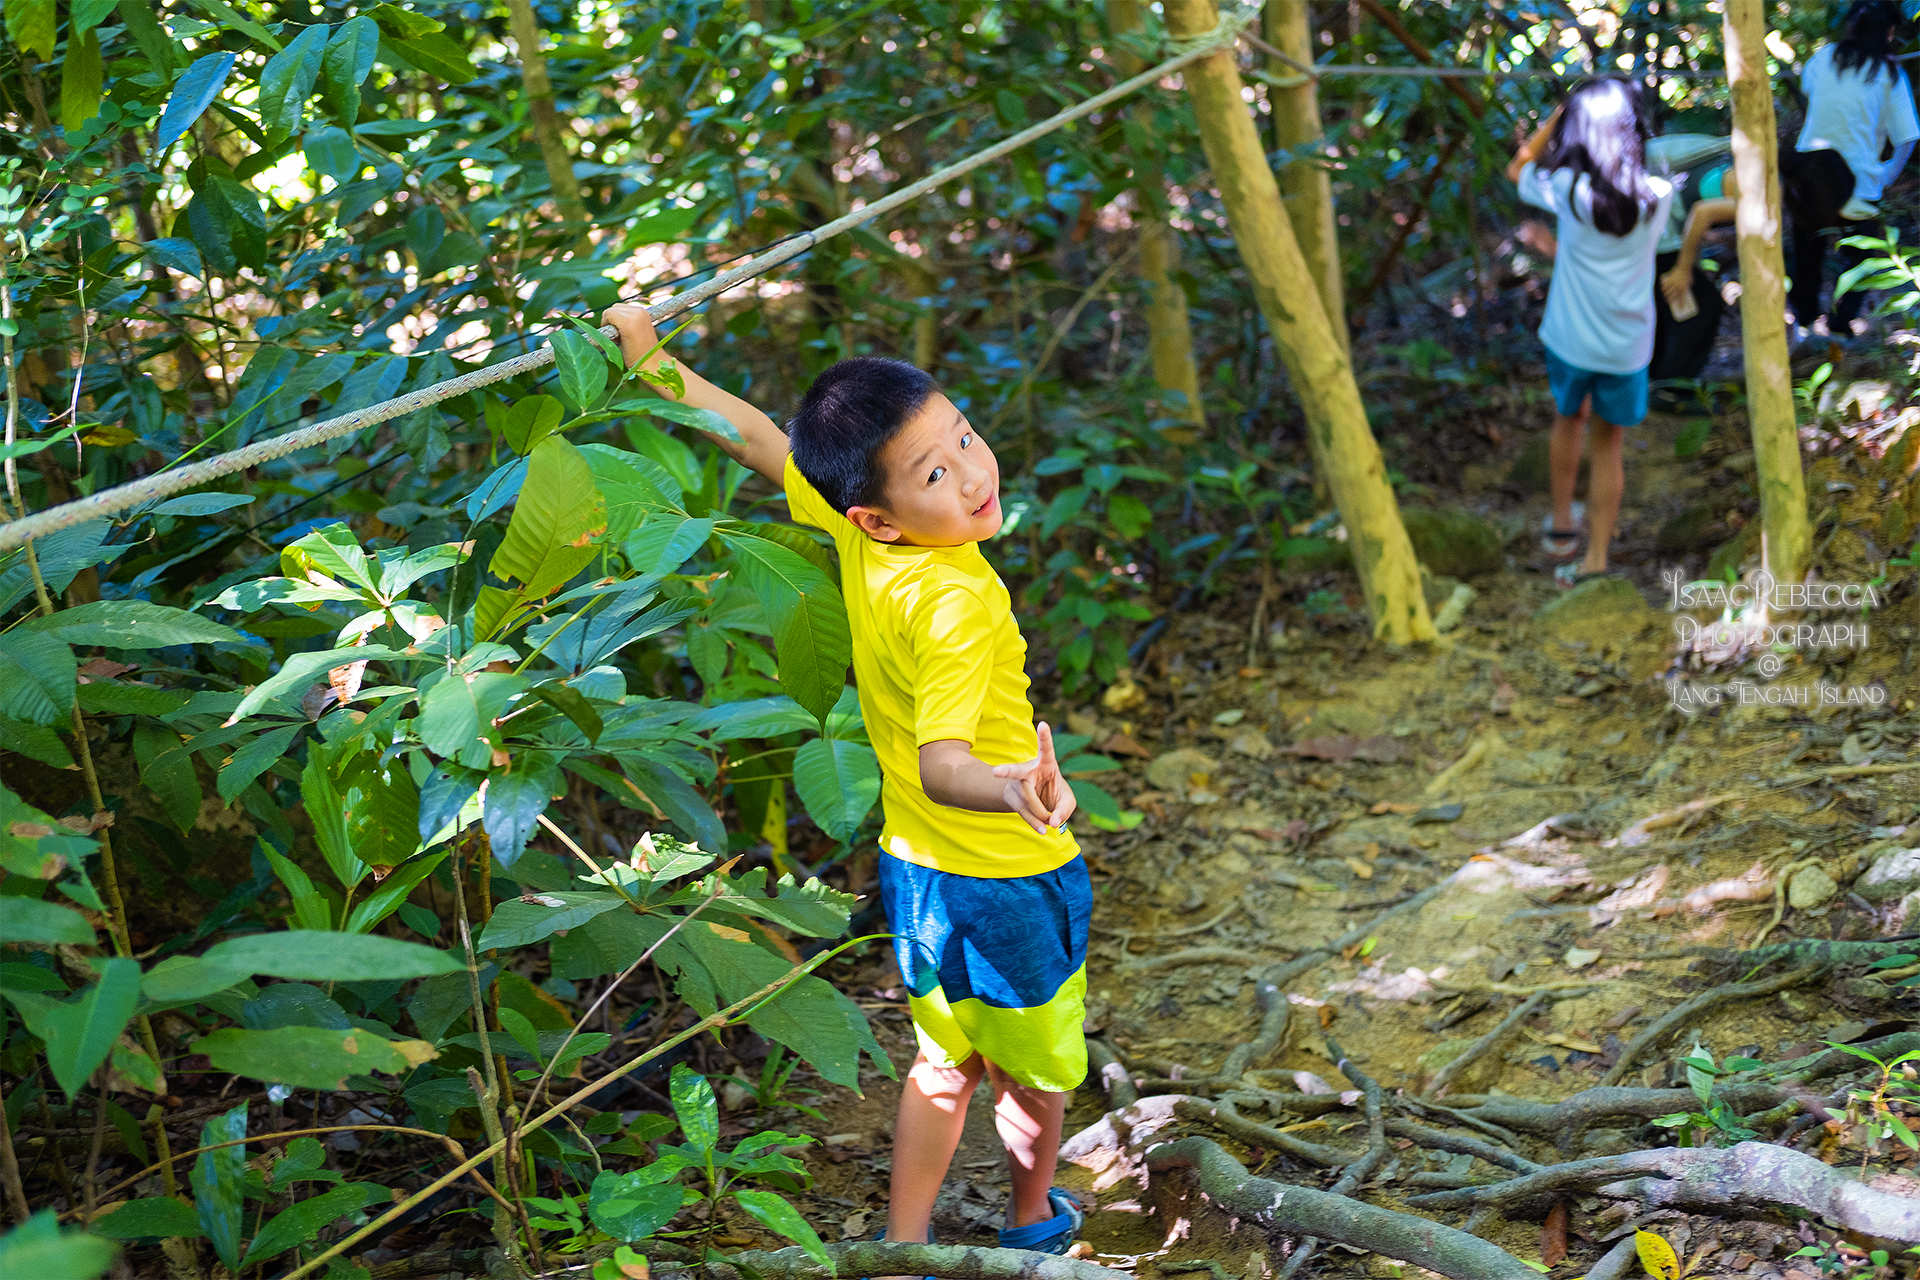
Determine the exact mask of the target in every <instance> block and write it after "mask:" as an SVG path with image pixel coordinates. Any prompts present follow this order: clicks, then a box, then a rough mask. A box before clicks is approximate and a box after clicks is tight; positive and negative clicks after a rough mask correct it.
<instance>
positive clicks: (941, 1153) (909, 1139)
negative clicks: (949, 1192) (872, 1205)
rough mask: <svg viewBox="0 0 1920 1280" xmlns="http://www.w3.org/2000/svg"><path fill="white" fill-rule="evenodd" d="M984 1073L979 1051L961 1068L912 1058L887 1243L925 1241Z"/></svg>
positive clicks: (898, 1132)
mask: <svg viewBox="0 0 1920 1280" xmlns="http://www.w3.org/2000/svg"><path fill="white" fill-rule="evenodd" d="M986 1069H987V1063H986V1059H984V1058H982V1057H981V1056H980V1055H979V1054H977V1053H976V1054H974V1055H973V1056H972V1057H970V1058H968V1059H967V1060H966V1061H965V1062H963V1063H961V1064H960V1065H959V1066H957V1067H938V1066H935V1065H934V1064H933V1063H931V1062H929V1061H927V1055H926V1054H924V1053H922V1054H920V1055H918V1056H917V1057H915V1058H914V1060H913V1067H912V1069H911V1070H909V1071H908V1072H907V1078H906V1080H904V1081H903V1082H902V1083H901V1086H900V1118H899V1120H898V1122H896V1124H895V1125H894V1130H893V1176H892V1180H891V1190H890V1192H889V1194H888V1197H887V1239H889V1240H904V1241H906V1242H908V1243H911V1244H917V1243H921V1242H923V1241H925V1240H926V1238H927V1227H928V1226H929V1225H930V1224H931V1223H932V1221H933V1201H934V1198H935V1197H936V1196H938V1195H939V1194H940V1184H941V1183H942V1182H944V1181H946V1177H947V1166H948V1165H950V1164H952V1163H953V1153H954V1151H955V1150H957V1149H958V1148H959V1146H960V1132H961V1130H963V1129H964V1128H966V1124H967V1102H968V1100H969V1099H971V1098H972V1097H973V1090H974V1086H976V1085H978V1084H979V1083H980V1077H981V1075H982V1074H983V1073H984V1072H985V1071H986ZM1057 1132H1058V1131H1057V1130H1056V1133H1057Z"/></svg>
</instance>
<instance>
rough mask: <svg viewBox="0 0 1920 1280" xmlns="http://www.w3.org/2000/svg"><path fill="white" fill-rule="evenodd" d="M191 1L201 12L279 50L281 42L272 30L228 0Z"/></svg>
mask: <svg viewBox="0 0 1920 1280" xmlns="http://www.w3.org/2000/svg"><path fill="white" fill-rule="evenodd" d="M191 3H192V4H193V7H194V8H196V9H198V10H200V12H202V13H204V14H206V15H207V16H208V17H209V18H212V19H214V20H215V21H216V22H218V23H220V24H221V25H222V26H227V27H232V28H233V29H234V30H235V31H244V32H246V33H247V34H248V35H250V36H252V37H253V38H254V39H255V40H258V41H259V42H260V43H261V44H264V45H265V46H267V48H269V49H272V50H275V51H276V52H277V51H278V50H279V48H280V42H279V41H278V40H276V39H274V38H273V33H272V32H271V31H268V30H267V29H266V28H265V27H263V26H261V25H260V24H259V23H257V22H253V21H250V20H249V19H248V18H246V17H245V16H244V15H242V14H241V13H239V12H238V11H237V10H235V9H234V7H233V6H232V5H230V4H228V3H227V2H226V0H191Z"/></svg>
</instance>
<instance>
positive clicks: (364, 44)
mask: <svg viewBox="0 0 1920 1280" xmlns="http://www.w3.org/2000/svg"><path fill="white" fill-rule="evenodd" d="M379 51H380V28H379V27H378V26H377V25H376V24H375V23H374V21H373V19H371V18H369V17H367V16H366V15H365V14H362V15H360V16H359V17H357V18H349V19H347V20H346V21H345V22H343V23H341V24H340V26H339V27H338V28H336V29H335V31H334V33H333V36H332V38H331V39H329V40H328V41H327V51H326V53H325V54H323V55H322V56H321V59H320V83H321V86H322V89H323V91H324V93H325V97H326V102H327V106H328V107H329V108H331V109H332V111H333V118H334V119H335V120H337V121H339V122H340V124H341V125H342V126H343V127H345V128H348V129H351V128H353V126H354V124H355V123H356V122H357V121H358V120H359V119H360V86H361V85H362V84H365V83H366V79H367V74H368V73H369V72H371V71H372V70H373V61H374V55H375V54H377V53H378V52H379Z"/></svg>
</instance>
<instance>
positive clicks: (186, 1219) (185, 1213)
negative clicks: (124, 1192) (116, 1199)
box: [11, 1196, 206, 1274]
mask: <svg viewBox="0 0 1920 1280" xmlns="http://www.w3.org/2000/svg"><path fill="white" fill-rule="evenodd" d="M87 1229H88V1230H89V1231H91V1232H93V1233H94V1234H95V1235H99V1236H106V1237H108V1238H109V1239H112V1240H138V1239H141V1238H143V1237H148V1236H158V1237H160V1238H161V1239H163V1240H165V1239H169V1238H172V1237H179V1236H184V1237H186V1238H188V1239H192V1238H193V1237H195V1236H203V1235H205V1234H206V1232H205V1231H202V1230H201V1229H200V1215H198V1214H197V1213H195V1212H194V1211H193V1206H191V1205H186V1204H182V1203H180V1201H178V1200H175V1199H172V1198H171V1197H169V1196H153V1197H151V1198H150V1199H146V1200H129V1201H127V1202H126V1203H125V1204H123V1205H121V1206H120V1207H119V1208H117V1209H114V1210H113V1211H112V1212H110V1213H105V1214H102V1215H101V1216H99V1217H97V1218H95V1219H94V1220H93V1221H92V1222H90V1223H88V1224H87ZM11 1274H25V1273H20V1272H14V1273H11ZM47 1274H51V1273H47Z"/></svg>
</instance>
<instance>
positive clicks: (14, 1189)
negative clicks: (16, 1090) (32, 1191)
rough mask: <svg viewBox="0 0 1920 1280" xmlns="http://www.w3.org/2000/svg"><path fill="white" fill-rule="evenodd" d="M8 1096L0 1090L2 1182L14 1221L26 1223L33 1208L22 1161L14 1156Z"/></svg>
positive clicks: (0, 1176)
mask: <svg viewBox="0 0 1920 1280" xmlns="http://www.w3.org/2000/svg"><path fill="white" fill-rule="evenodd" d="M6 1106H7V1094H6V1090H5V1089H0V1182H4V1183H5V1184H6V1188H7V1208H9V1209H11V1210H12V1211H13V1216H14V1220H15V1221H16V1222H21V1223H24V1222H25V1221H26V1220H27V1219H28V1218H31V1217H32V1216H33V1206H32V1205H30V1204H28V1203H27V1187H26V1184H25V1183H24V1182H22V1181H21V1180H20V1161H19V1159H18V1158H17V1157H16V1156H15V1155H14V1154H13V1126H12V1125H9V1124H8V1123H7V1122H6V1119H5V1116H6Z"/></svg>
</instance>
